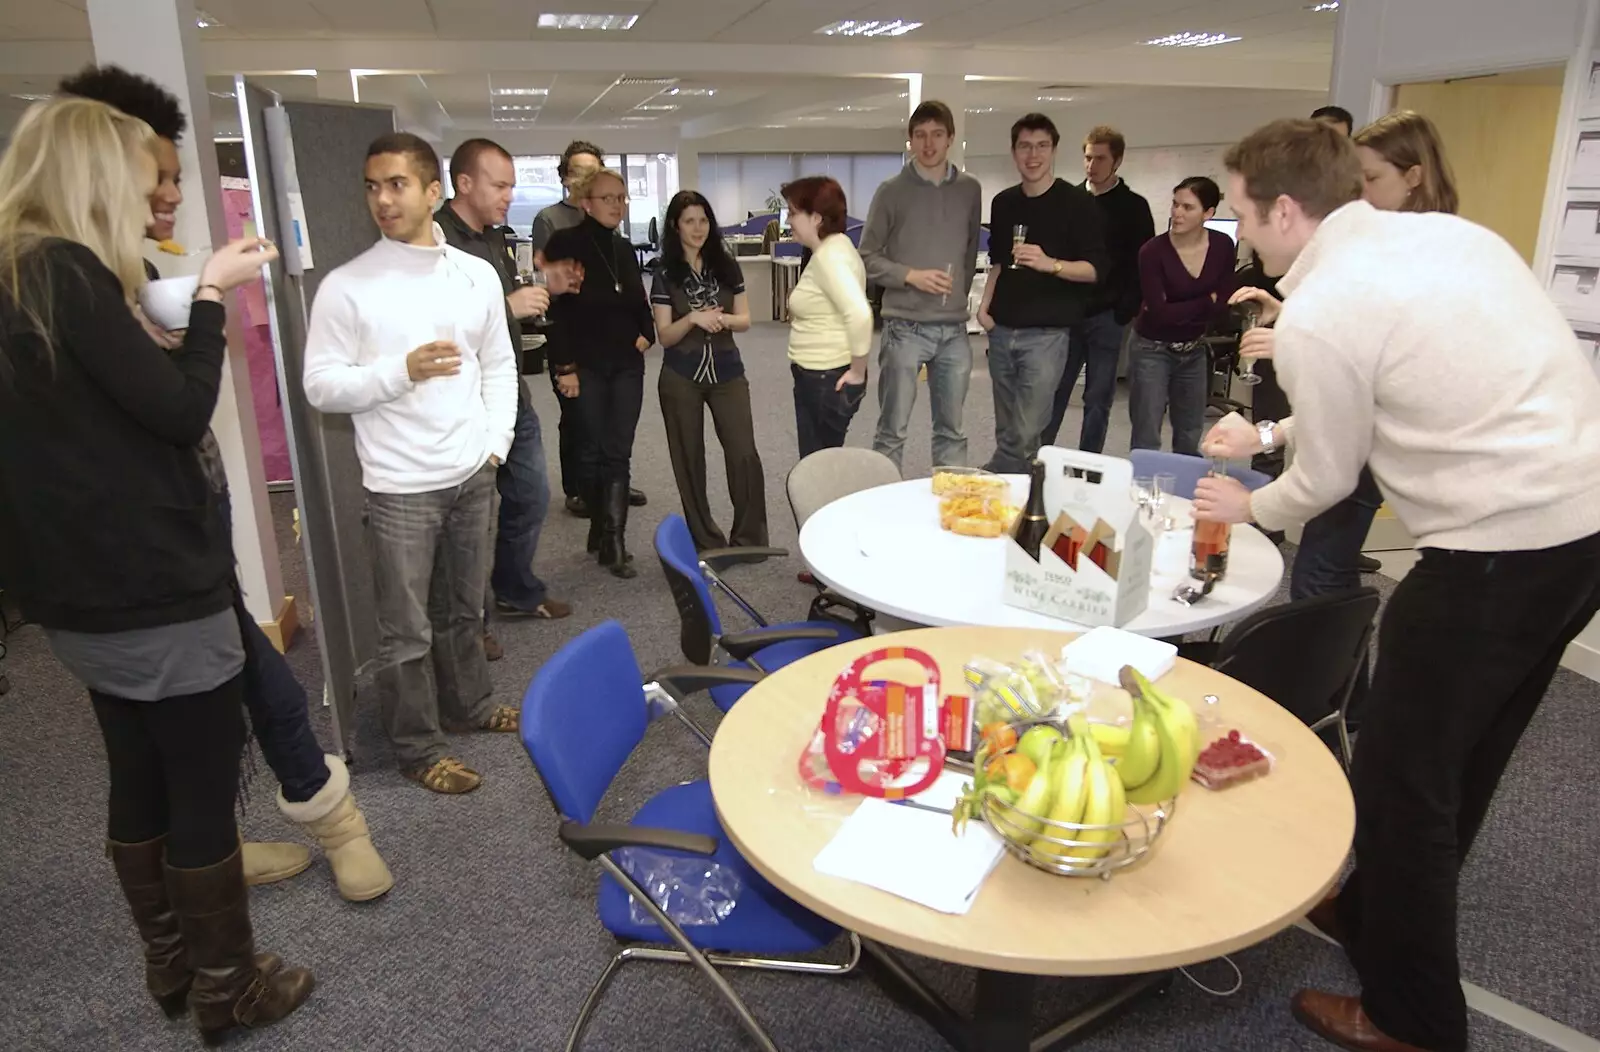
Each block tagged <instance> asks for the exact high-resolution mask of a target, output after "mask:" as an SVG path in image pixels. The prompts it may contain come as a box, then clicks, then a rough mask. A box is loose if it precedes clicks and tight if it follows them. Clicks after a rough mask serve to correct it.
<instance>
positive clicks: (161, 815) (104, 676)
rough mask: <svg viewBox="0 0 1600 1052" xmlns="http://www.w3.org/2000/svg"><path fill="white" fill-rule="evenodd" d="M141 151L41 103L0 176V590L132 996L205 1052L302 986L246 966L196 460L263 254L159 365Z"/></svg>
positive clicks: (220, 268) (136, 132) (211, 274)
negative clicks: (88, 787)
mask: <svg viewBox="0 0 1600 1052" xmlns="http://www.w3.org/2000/svg"><path fill="white" fill-rule="evenodd" d="M155 147H156V136H155V133H154V132H153V131H152V130H151V128H150V126H149V125H148V124H146V123H144V122H143V121H141V120H137V119H135V118H133V117H129V116H127V115H125V114H122V113H120V112H118V111H117V110H114V109H112V108H111V107H110V106H107V105H105V104H103V103H99V102H93V101H90V100H88V99H81V98H72V97H63V98H59V99H56V100H54V101H51V102H48V103H41V104H38V105H35V106H33V107H32V108H31V109H29V110H28V112H27V113H26V114H24V116H23V118H22V120H21V121H20V122H19V123H18V125H17V127H16V130H15V132H14V133H13V136H12V140H11V145H10V148H9V149H8V150H7V151H6V153H5V155H4V157H3V158H0V579H3V580H5V582H6V587H7V589H8V591H12V592H14V593H15V594H16V596H17V599H18V601H19V603H20V605H21V608H22V611H23V614H24V615H25V616H27V617H28V618H29V619H30V620H32V621H35V622H37V623H38V624H39V625H40V626H41V627H42V628H43V629H44V632H45V635H46V637H47V638H48V639H49V641H50V645H51V648H52V649H53V650H54V651H55V653H56V656H57V658H59V659H60V661H61V663H62V664H63V665H64V666H66V668H67V669H68V670H69V671H71V672H72V673H73V675H75V676H76V677H77V678H78V679H79V680H81V681H82V682H83V683H84V685H85V686H86V687H87V688H88V690H89V698H90V702H91V704H92V706H93V709H94V714H95V718H96V720H97V721H98V722H99V725H100V730H101V734H102V736H103V737H104V739H105V749H106V759H107V766H108V768H109V771H108V774H109V779H108V780H109V783H110V791H109V794H108V795H109V815H108V818H107V823H106V826H107V839H108V841H109V845H108V846H109V854H110V856H111V859H112V863H113V866H114V868H115V869H116V871H117V875H118V877H119V882H120V884H121V886H122V891H123V895H124V897H125V898H126V899H127V902H128V906H129V909H130V911H131V912H132V914H133V919H134V922H135V924H136V925H137V927H138V929H139V934H140V936H141V938H142V940H143V943H144V958H145V979H146V985H147V986H148V988H149V991H150V993H151V995H152V996H153V997H154V998H155V1000H156V1002H157V1003H158V1004H159V1005H160V1007H161V1008H162V1009H163V1010H164V1011H165V1012H166V1013H167V1014H168V1015H171V1016H176V1015H181V1014H182V1013H183V1011H184V1010H185V1009H186V1008H187V1009H189V1010H191V1011H192V1013H193V1016H194V1021H195V1025H196V1027H197V1028H198V1029H199V1031H200V1036H201V1037H202V1039H203V1040H205V1042H206V1043H207V1044H214V1043H216V1042H217V1041H218V1040H220V1039H221V1037H222V1036H223V1035H224V1034H225V1033H226V1032H227V1031H229V1030H231V1029H233V1028H234V1027H238V1026H245V1027H251V1026H261V1025H264V1024H267V1023H271V1022H274V1021H276V1020H278V1019H282V1018H283V1017H284V1016H286V1015H288V1014H289V1013H290V1012H292V1011H294V1010H295V1009H296V1008H297V1007H299V1005H300V1004H301V1003H302V1002H304V1001H305V999H306V997H307V996H309V995H310V993H311V986H312V977H311V973H310V972H309V971H307V970H306V969H304V968H294V967H289V966H286V965H284V963H283V962H282V961H281V960H280V959H278V958H277V957H275V956H273V955H271V954H261V955H257V954H256V953H255V945H254V940H253V937H252V932H251V927H250V910H249V902H248V900H247V899H246V897H245V885H244V874H243V869H242V866H241V860H240V849H239V832H238V828H237V826H236V825H235V822H234V805H235V800H236V798H237V795H238V790H239V767H240V759H241V753H242V750H243V748H244V744H245V723H244V707H243V703H242V702H243V696H244V686H243V682H244V677H243V670H244V663H245V650H244V641H243V638H242V635H241V632H240V627H239V622H238V620H237V618H236V616H235V613H234V599H235V590H236V588H237V584H236V582H235V579H234V571H233V559H232V545H231V543H230V541H229V538H228V537H227V536H226V535H225V532H224V526H223V522H224V519H223V516H222V515H221V514H220V511H219V508H218V505H217V500H218V497H217V495H216V493H215V492H214V491H213V488H212V487H211V485H210V484H209V483H208V481H207V478H206V474H205V471H204V468H203V467H202V466H201V462H200V458H199V456H198V454H197V451H196V446H197V445H198V443H199V442H200V440H201V438H202V437H203V436H204V435H205V433H206V429H207V427H208V426H209V424H210V421H211V415H212V412H213V411H214V409H215V408H216V404H217V391H218V386H219V384H220V382H221V376H222V364H223V358H224V355H225V353H226V338H225V337H224V335H223V320H224V317H225V313H224V308H223V294H224V293H225V292H226V291H228V290H229V289H232V288H234V287H235V286H238V285H240V284H243V283H244V282H246V281H249V280H251V279H252V278H254V277H256V276H258V275H259V274H260V271H261V267H262V265H263V264H265V263H268V262H270V261H271V260H272V259H274V258H276V250H275V249H274V248H273V247H272V245H271V244H270V243H269V242H264V241H261V240H259V239H256V238H247V239H244V240H241V241H236V242H234V243H232V244H230V245H227V246H225V247H223V248H221V249H218V250H216V251H215V252H214V253H213V254H212V255H211V256H210V258H208V259H207V260H206V263H205V265H204V267H203V268H202V270H201V272H200V275H199V279H198V287H197V288H196V290H195V292H194V301H193V303H192V304H191V305H190V308H189V312H188V318H187V321H186V322H184V323H183V325H182V326H176V327H183V328H185V330H186V331H185V334H184V338H183V344H182V346H181V347H179V348H178V349H177V350H176V351H173V352H170V353H169V352H168V350H167V349H165V348H163V347H161V346H159V345H158V344H157V343H156V341H155V340H154V339H152V337H151V336H150V335H149V333H148V332H147V331H146V329H145V327H144V325H143V323H142V322H141V321H140V319H139V317H138V316H137V315H136V313H135V312H136V309H137V308H136V303H137V301H138V296H139V293H140V291H141V289H142V288H143V287H144V284H145V280H146V279H145V270H144V265H143V259H142V256H141V254H140V247H141V244H142V242H143V240H144V236H145V229H146V227H147V226H149V224H150V223H151V211H150V206H149V198H150V196H151V193H152V192H153V191H154V189H155V187H156V182H157V162H156V156H155Z"/></svg>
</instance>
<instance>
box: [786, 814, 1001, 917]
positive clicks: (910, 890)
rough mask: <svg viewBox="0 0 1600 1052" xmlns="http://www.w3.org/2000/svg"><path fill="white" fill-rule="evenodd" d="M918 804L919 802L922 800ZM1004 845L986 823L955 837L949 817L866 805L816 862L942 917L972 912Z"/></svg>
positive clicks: (832, 872) (824, 869) (971, 825)
mask: <svg viewBox="0 0 1600 1052" xmlns="http://www.w3.org/2000/svg"><path fill="white" fill-rule="evenodd" d="M919 802H920V800H919ZM1004 853H1005V848H1004V847H1003V846H1002V845H1001V843H1000V838H999V837H997V836H995V834H994V832H993V831H992V830H991V829H990V828H989V827H988V826H986V825H984V824H983V823H982V822H969V823H967V827H966V830H965V831H964V832H963V833H962V834H961V835H960V836H956V835H955V834H954V833H952V832H951V831H950V816H949V815H946V814H939V813H936V812H933V811H922V810H918V809H917V808H913V807H903V806H901V805H899V804H894V803H890V802H889V801H887V800H878V799H875V798H870V797H869V798H868V799H865V800H863V801H861V806H860V807H858V808H856V812H855V814H853V815H851V816H850V817H849V818H848V819H846V820H845V823H844V825H843V826H841V827H840V829H839V832H838V833H837V834H835V835H834V838H833V839H832V840H830V841H829V842H828V846H827V847H825V848H823V849H822V850H821V851H820V852H818V854H817V858H816V861H815V862H814V863H812V864H813V865H814V866H815V867H816V869H817V872H818V873H826V874H828V875H829V876H833V877H843V878H844V879H845V880H854V881H856V882H858V883H861V884H866V885H868V886H870V887H874V888H877V889H878V890H880V891H887V892H888V893H889V894H891V895H898V896H900V897H901V898H903V899H910V900H911V901H912V902H915V903H918V904H920V905H923V906H926V907H928V908H929V909H932V910H938V911H939V912H940V913H955V914H961V913H966V912H967V911H968V910H969V909H971V908H972V901H973V899H975V898H976V897H977V895H978V889H979V888H981V887H982V886H983V882H984V880H985V878H987V877H988V876H989V873H990V871H991V870H993V869H994V867H995V863H997V862H999V861H1000V856H1001V855H1002V854H1004Z"/></svg>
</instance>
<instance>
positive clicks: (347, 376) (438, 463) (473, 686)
mask: <svg viewBox="0 0 1600 1052" xmlns="http://www.w3.org/2000/svg"><path fill="white" fill-rule="evenodd" d="M365 182H366V191H367V205H368V207H369V208H370V209H371V211H372V218H373V219H374V220H375V221H376V222H377V224H378V228H379V229H380V230H381V231H382V233H383V237H382V238H381V239H380V240H379V241H378V243H377V244H375V245H373V246H372V247H371V248H369V249H368V250H367V251H365V252H363V253H362V254H361V255H359V256H357V257H356V258H355V259H353V260H351V261H350V262H349V263H346V264H345V265H344V266H342V267H339V268H337V269H336V270H334V271H333V272H332V273H331V274H329V275H328V276H327V277H326V278H324V279H323V282H322V286H321V287H320V288H319V289H318V290H317V298H316V302H315V303H314V304H313V305H312V309H311V328H310V332H309V333H308V334H307V337H306V364H305V391H306V400H307V401H309V402H310V403H311V404H312V406H314V407H315V408H317V409H319V410H321V411H322V412H324V413H349V414H350V416H351V419H352V420H353V421H354V423H355V430H356V453H357V455H358V456H359V457H360V459H361V473H362V484H363V485H364V487H365V488H366V493H367V530H368V535H369V539H370V542H371V551H372V561H373V565H372V572H373V577H374V584H375V591H376V596H377V608H378V609H377V614H378V631H379V636H380V643H379V648H380V649H379V657H378V666H379V667H378V689H379V694H380V699H381V703H382V708H383V718H384V723H385V727H386V729H387V730H388V733H389V737H390V739H391V740H392V741H393V742H394V748H395V752H396V754H397V756H398V759H399V761H400V768H401V770H402V771H403V772H405V774H406V776H407V777H409V778H411V779H413V780H414V781H418V782H421V783H422V784H423V785H424V786H426V787H427V788H429V789H431V790H433V791H434V792H438V793H466V792H471V791H472V790H473V789H476V788H477V787H478V786H479V784H481V783H482V778H481V777H480V776H479V775H478V773H477V772H476V771H473V770H471V769H469V768H467V767H466V766H464V765H463V764H462V763H461V762H460V760H458V759H457V758H455V757H454V756H451V755H450V754H449V750H448V748H447V746H446V740H445V737H444V734H443V731H442V728H441V714H442V715H443V718H444V721H447V722H448V724H449V725H450V729H453V730H490V731H515V730H516V729H517V724H518V720H517V710H516V709H514V708H511V707H509V706H503V705H502V706H498V707H496V706H495V705H494V704H493V700H492V688H491V687H490V685H489V669H488V665H487V664H486V662H485V659H484V653H483V642H482V637H483V580H484V575H485V573H486V572H487V562H488V558H489V546H488V536H489V506H490V496H491V492H492V490H493V487H494V480H495V470H496V468H498V467H499V465H500V464H501V462H503V461H504V460H505V457H506V453H507V451H508V450H509V449H510V448H511V439H512V431H513V426H514V424H515V422H516V416H517V367H516V359H515V357H514V355H513V353H512V350H511V338H510V335H509V333H508V330H507V327H506V315H505V300H504V298H503V297H502V295H501V291H500V278H499V276H498V275H496V273H495V271H494V268H493V267H492V266H490V265H489V264H488V263H486V262H484V261H483V260H481V259H479V258H477V257H476V256H472V255H469V254H468V253H465V252H461V251H459V250H457V249H454V248H451V247H449V246H448V245H446V243H445V239H444V234H443V232H442V231H441V230H440V229H439V227H438V225H437V224H436V223H434V221H433V209H434V207H435V206H436V205H437V204H438V201H439V158H438V155H437V154H435V153H434V151H433V147H431V146H429V145H428V143H427V142H425V141H424V140H422V139H420V138H418V137H417V136H414V135H408V134H403V133H401V134H394V135H385V136H382V137H380V138H379V139H377V140H376V141H374V142H373V143H372V145H371V146H370V147H369V148H368V151H367V161H366V170H365ZM430 655H431V658H432V660H431V661H430V660H429V658H430ZM430 667H431V669H432V675H431V676H430V673H429V669H430ZM435 681H436V682H435ZM435 686H437V694H436V693H435Z"/></svg>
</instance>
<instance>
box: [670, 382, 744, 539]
mask: <svg viewBox="0 0 1600 1052" xmlns="http://www.w3.org/2000/svg"><path fill="white" fill-rule="evenodd" d="M656 391H657V393H658V394H659V395H660V396H661V421H662V423H663V424H665V425H666V429H667V455H668V456H670V457H671V458H672V475H673V478H675V479H676V480H677V482H678V497H679V498H680V499H681V500H682V501H683V518H684V520H685V521H686V522H688V524H689V533H690V534H691V535H692V536H693V537H694V546H695V547H696V548H699V549H702V550H704V549H706V548H723V547H726V546H727V545H728V541H729V537H725V536H723V533H722V528H721V527H720V526H718V525H717V520H716V517H715V516H713V515H712V514H711V504H710V502H709V501H708V500H707V498H706V410H707V409H710V410H711V424H712V426H713V427H715V428H716V431H717V441H718V442H720V443H722V460H723V464H724V465H725V466H726V468H727V472H728V496H729V497H730V498H731V499H732V500H733V530H732V533H731V534H730V535H729V536H731V538H732V541H733V544H734V545H735V546H736V547H737V546H755V547H765V546H766V543H767V482H766V475H765V474H764V473H763V472H762V469H761V454H760V453H759V452H757V451H756V432H755V424H754V422H753V421H752V420H751V418H750V381H749V380H748V379H747V378H745V377H743V376H739V377H735V378H734V379H732V380H724V381H722V382H720V383H700V382H697V381H695V380H691V379H689V378H688V377H687V376H684V375H683V374H682V373H680V372H678V371H677V370H676V369H673V368H672V367H670V366H666V365H663V366H662V367H661V376H660V378H659V380H658V381H657V383H656Z"/></svg>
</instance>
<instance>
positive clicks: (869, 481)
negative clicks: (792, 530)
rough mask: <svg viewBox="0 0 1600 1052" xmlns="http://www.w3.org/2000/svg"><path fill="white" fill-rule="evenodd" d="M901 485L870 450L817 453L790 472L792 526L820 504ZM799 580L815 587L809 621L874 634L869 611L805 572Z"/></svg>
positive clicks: (885, 462) (786, 485)
mask: <svg viewBox="0 0 1600 1052" xmlns="http://www.w3.org/2000/svg"><path fill="white" fill-rule="evenodd" d="M899 481H900V469H899V468H897V467H895V466H894V461H892V460H890V459H889V458H888V457H886V456H884V455H883V454H882V453H878V452H875V451H874V450H871V449H850V448H846V447H840V448H838V449H819V450H817V451H816V452H815V453H812V454H811V455H810V456H808V457H806V458H805V459H803V460H801V461H800V463H798V464H796V465H795V466H794V467H793V468H791V469H790V470H789V477H788V479H787V480H786V481H785V483H784V488H785V489H786V490H787V491H788V494H789V510H790V512H792V513H793V514H794V524H795V525H796V526H797V527H800V526H804V525H805V524H806V520H807V519H809V518H811V516H813V515H815V514H816V513H817V511H818V509H820V508H821V507H822V506H823V505H825V504H830V503H832V502H833V501H836V500H838V499H839V498H840V497H847V496H849V495H850V494H852V493H858V492H860V491H861V490H864V489H872V488H873V487H874V486H887V485H889V484H890V483H891V482H899ZM801 579H802V580H805V581H808V582H809V583H812V584H815V585H816V587H817V593H818V594H817V597H816V598H815V599H813V600H812V601H811V611H810V614H809V615H808V617H809V619H810V620H813V621H837V622H839V623H841V624H844V625H848V626H850V627H852V628H854V629H856V630H857V631H859V632H860V633H861V634H862V635H871V634H872V617H873V611H871V610H869V609H867V608H866V607H864V606H862V605H861V604H860V603H857V602H855V601H854V600H852V599H847V598H846V597H844V596H842V595H839V594H838V593H837V592H833V591H829V590H828V589H826V588H824V587H823V586H822V584H821V583H820V582H817V581H815V580H812V579H811V575H810V572H809V571H807V572H806V574H805V575H804V576H803V577H802V578H801Z"/></svg>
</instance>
